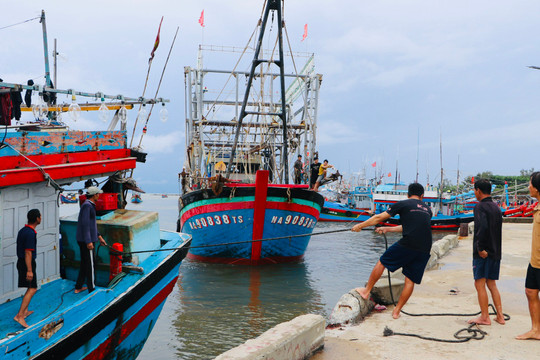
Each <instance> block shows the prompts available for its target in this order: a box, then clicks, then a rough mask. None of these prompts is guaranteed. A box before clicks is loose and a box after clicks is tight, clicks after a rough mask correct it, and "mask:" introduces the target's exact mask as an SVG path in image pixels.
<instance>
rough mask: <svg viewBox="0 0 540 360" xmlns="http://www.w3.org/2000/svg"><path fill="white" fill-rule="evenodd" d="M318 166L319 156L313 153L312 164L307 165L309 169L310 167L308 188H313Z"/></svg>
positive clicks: (317, 174)
mask: <svg viewBox="0 0 540 360" xmlns="http://www.w3.org/2000/svg"><path fill="white" fill-rule="evenodd" d="M320 167H321V164H319V158H318V157H317V155H316V154H315V157H314V158H313V164H311V165H310V166H309V169H310V177H309V188H310V189H313V188H314V187H315V183H316V182H317V177H318V176H319V168H320Z"/></svg>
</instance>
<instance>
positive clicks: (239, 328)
mask: <svg viewBox="0 0 540 360" xmlns="http://www.w3.org/2000/svg"><path fill="white" fill-rule="evenodd" d="M142 199H143V202H142V203H140V204H132V203H129V204H128V206H127V208H128V209H135V210H146V211H157V212H158V213H159V217H160V227H161V228H162V229H165V230H173V231H174V230H176V219H177V216H178V207H177V202H178V196H175V195H169V196H168V197H166V198H164V197H162V195H160V194H159V195H154V194H143V195H142ZM60 210H61V211H60V214H61V215H67V214H70V213H73V212H76V211H78V206H77V205H68V204H64V205H61V209H60ZM352 226H353V224H351V223H319V224H317V227H316V228H315V229H314V233H317V232H323V231H324V232H326V231H331V230H342V229H345V228H351V227H352ZM434 235H435V236H434V237H437V238H441V237H442V236H444V235H445V234H437V233H434ZM387 237H388V242H389V245H390V244H392V243H394V242H395V241H397V240H398V239H399V234H393V233H389V234H387ZM384 249H385V241H384V237H383V236H382V235H378V234H375V233H374V232H373V231H361V232H359V233H353V232H339V233H334V234H324V235H314V236H312V237H311V241H310V243H309V246H308V248H307V250H306V253H305V256H304V259H303V260H302V261H301V262H298V263H291V264H274V265H265V266H257V267H250V266H238V265H221V264H205V263H198V262H193V261H190V260H187V259H185V260H184V261H183V262H182V264H181V266H180V271H179V276H178V282H177V283H176V286H175V287H174V290H173V291H172V293H171V294H170V295H169V297H168V298H167V301H166V303H165V305H164V307H163V310H162V312H161V315H160V316H159V319H158V321H157V322H156V324H155V327H154V329H153V331H152V333H151V334H150V337H149V338H148V340H147V342H146V344H145V346H144V348H143V350H142V352H141V353H140V355H139V359H152V360H161V359H163V360H166V359H167V360H168V359H186V360H188V359H189V360H195V359H213V358H214V357H216V356H217V355H219V354H221V353H223V352H225V351H227V350H229V349H231V348H233V347H235V346H238V345H240V344H242V343H244V342H245V341H246V340H248V339H251V338H254V337H257V336H259V335H260V334H262V333H263V332H265V331H266V330H268V329H270V328H272V327H274V326H275V325H277V324H279V323H282V322H284V321H289V320H292V319H293V318H295V317H296V316H299V315H303V314H308V313H312V314H319V315H322V316H324V317H325V318H327V319H328V317H329V316H330V314H331V312H332V309H333V307H334V305H335V304H336V303H337V301H338V300H339V298H340V297H341V296H342V295H343V294H344V293H346V292H348V291H349V290H350V289H352V288H355V287H358V286H363V285H364V284H365V282H366V281H367V279H368V277H369V274H370V272H371V269H372V268H373V265H375V263H376V262H377V259H378V258H379V256H380V255H381V254H382V252H383V251H384Z"/></svg>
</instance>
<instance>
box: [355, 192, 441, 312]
mask: <svg viewBox="0 0 540 360" xmlns="http://www.w3.org/2000/svg"><path fill="white" fill-rule="evenodd" d="M407 195H408V199H407V200H402V201H398V202H397V203H395V204H393V205H392V206H391V207H390V208H389V209H388V210H386V211H385V212H382V213H380V214H377V215H375V216H373V217H371V218H369V219H368V220H366V221H364V222H362V223H360V224H357V225H355V226H354V227H353V228H352V231H360V230H362V229H363V228H365V227H367V226H373V225H377V224H379V223H381V222H384V221H385V220H387V219H389V218H390V217H392V216H395V215H399V218H400V222H401V225H399V226H393V227H380V228H377V230H376V231H377V232H378V233H380V234H384V233H386V232H402V233H403V237H402V238H401V239H400V240H399V241H398V242H397V243H395V244H394V245H392V246H390V247H389V248H388V250H386V251H385V252H384V254H383V255H382V256H381V257H380V259H379V261H378V262H377V264H376V265H375V267H374V268H373V270H372V271H371V275H370V276H369V280H368V282H367V284H366V287H364V288H358V289H356V291H357V292H358V293H359V294H360V296H362V298H363V299H365V300H367V299H368V298H369V293H370V292H371V290H372V289H373V286H375V284H376V283H377V281H378V280H379V279H380V278H381V276H382V274H383V272H384V269H388V270H390V271H391V272H394V271H396V270H397V269H399V268H402V269H403V275H405V286H404V288H403V291H402V292H401V296H400V297H399V301H398V303H397V305H396V307H395V308H394V310H393V311H392V317H393V318H394V319H397V318H398V317H399V315H400V312H401V308H402V307H403V305H405V303H406V302H407V300H409V297H410V296H411V295H412V292H413V290H414V284H420V282H421V281H422V277H423V275H424V271H425V269H426V265H427V263H428V261H429V257H430V251H431V243H432V236H431V217H432V216H433V214H432V213H431V209H430V208H429V206H428V205H427V204H426V203H424V202H423V201H422V199H423V198H424V187H423V186H422V185H421V184H418V183H412V184H410V185H409V189H408V194H407Z"/></svg>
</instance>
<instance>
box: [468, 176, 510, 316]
mask: <svg viewBox="0 0 540 360" xmlns="http://www.w3.org/2000/svg"><path fill="white" fill-rule="evenodd" d="M474 195H475V196H476V199H477V200H478V204H476V206H475V207H474V237H473V275H474V287H475V288H476V292H477V293H478V304H479V305H480V316H478V317H476V318H474V319H470V320H469V324H478V325H491V320H490V318H489V307H488V306H489V301H488V300H489V299H488V294H487V291H486V286H487V288H488V289H489V292H490V293H491V297H492V299H493V303H494V304H495V309H496V310H497V317H496V318H495V321H496V322H498V323H499V324H504V323H505V321H504V315H503V311H502V302H501V295H500V293H499V289H497V284H496V280H499V270H500V267H501V253H502V250H501V249H502V213H501V209H500V208H499V206H498V205H497V204H495V203H494V202H493V199H492V198H491V182H489V180H487V179H479V180H477V181H476V182H475V183H474Z"/></svg>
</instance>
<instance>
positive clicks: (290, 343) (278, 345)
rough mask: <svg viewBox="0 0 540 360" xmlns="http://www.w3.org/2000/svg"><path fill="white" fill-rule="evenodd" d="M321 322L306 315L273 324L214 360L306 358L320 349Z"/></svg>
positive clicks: (312, 315) (292, 359)
mask: <svg viewBox="0 0 540 360" xmlns="http://www.w3.org/2000/svg"><path fill="white" fill-rule="evenodd" d="M325 325H326V323H325V320H324V317H322V316H320V315H314V314H307V315H301V316H298V317H296V318H294V319H292V320H291V321H288V322H284V323H281V324H278V325H276V326H275V327H273V328H272V329H270V330H268V331H266V332H265V333H263V334H261V335H260V336H259V337H257V338H255V339H251V340H248V341H246V342H245V343H244V344H242V345H240V346H237V347H235V348H233V349H231V350H229V351H227V352H225V353H223V354H221V355H219V356H218V357H216V358H215V359H216V360H240V359H241V360H255V359H273V360H281V359H282V360H296V359H306V358H308V357H310V356H311V355H312V354H313V353H314V352H316V351H317V350H320V349H321V348H322V347H323V346H324V331H325Z"/></svg>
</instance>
